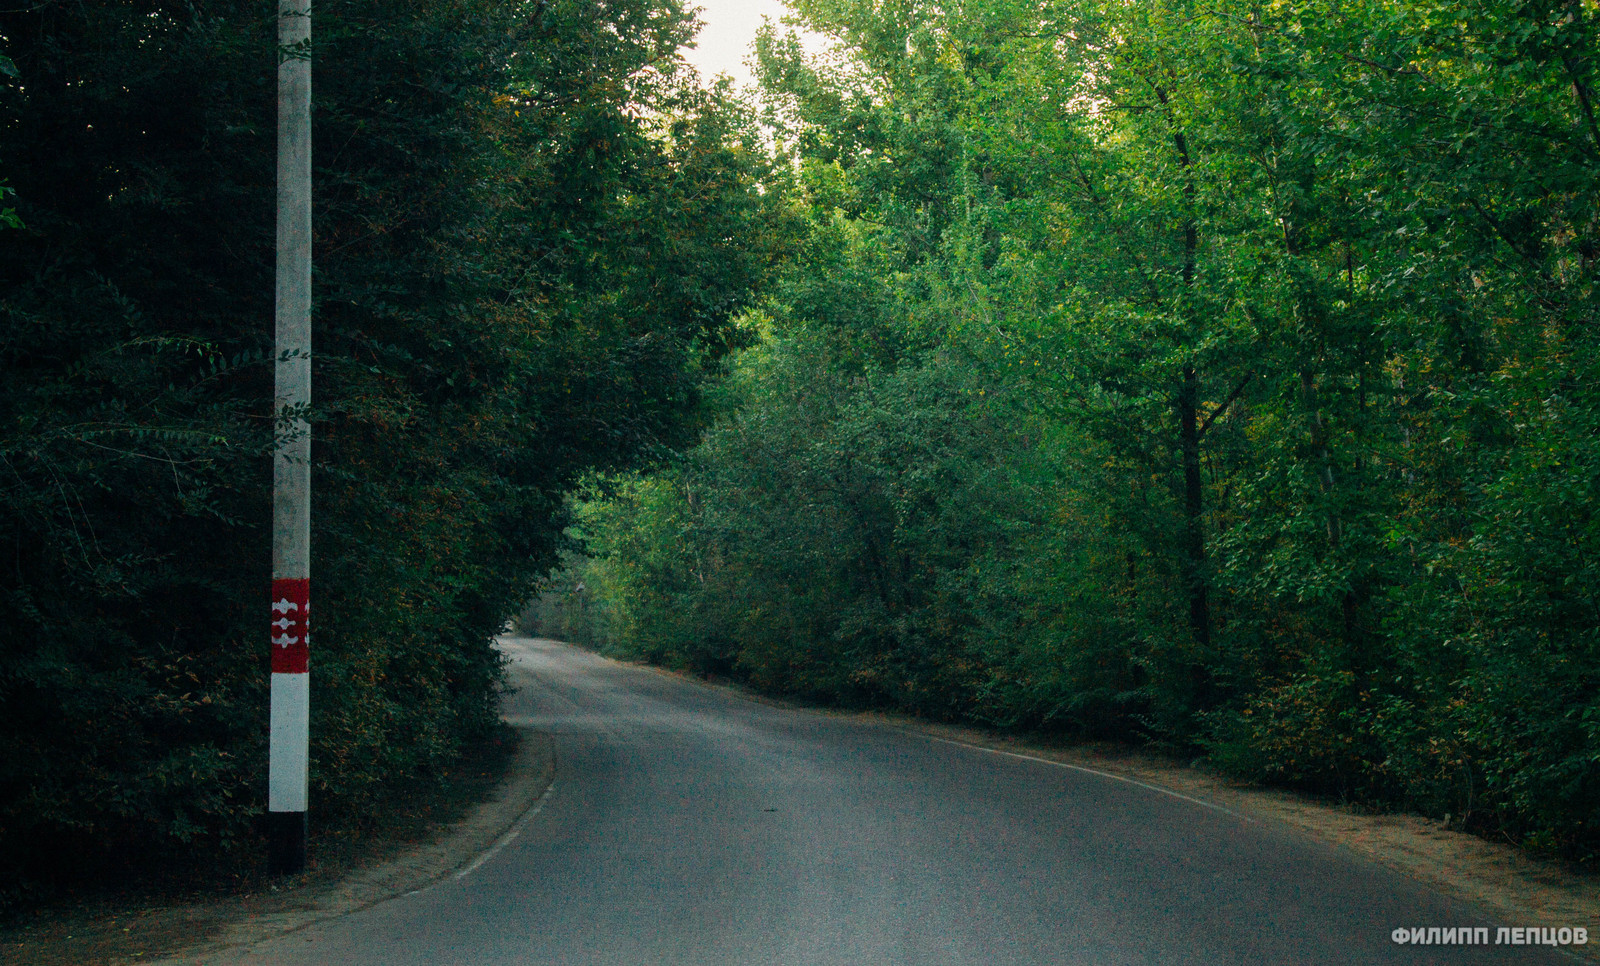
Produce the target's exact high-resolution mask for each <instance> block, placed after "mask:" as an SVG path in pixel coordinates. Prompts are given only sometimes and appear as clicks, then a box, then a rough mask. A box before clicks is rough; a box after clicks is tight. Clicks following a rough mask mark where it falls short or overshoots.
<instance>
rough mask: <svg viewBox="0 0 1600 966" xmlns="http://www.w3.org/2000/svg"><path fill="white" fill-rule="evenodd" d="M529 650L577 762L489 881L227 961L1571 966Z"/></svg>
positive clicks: (1276, 857) (1103, 780) (1179, 842)
mask: <svg viewBox="0 0 1600 966" xmlns="http://www.w3.org/2000/svg"><path fill="white" fill-rule="evenodd" d="M507 646H508V648H509V649H510V650H511V651H512V653H513V654H514V656H515V658H516V660H517V661H518V662H519V663H520V664H521V665H522V666H523V668H525V669H526V671H527V672H529V674H528V675H524V676H523V679H524V680H525V681H527V682H529V683H527V684H526V686H524V687H523V688H522V690H521V691H520V692H519V693H518V694H516V695H514V696H513V697H512V698H510V699H509V701H508V704H507V713H508V716H510V717H511V718H513V719H514V720H517V721H519V722H524V723H531V724H533V725H535V726H537V727H540V728H542V729H544V730H547V731H549V732H551V733H553V734H554V735H555V738H556V748H557V771H556V780H555V784H554V785H553V786H552V788H551V791H550V793H549V794H548V796H547V797H546V799H545V800H544V802H543V804H542V806H540V811H539V813H538V814H537V815H535V816H534V817H533V818H532V819H531V820H530V821H528V822H526V824H525V825H524V826H523V827H522V830H521V831H520V833H519V834H518V835H517V836H516V837H515V838H514V839H512V840H511V841H509V842H507V843H505V844H504V846H503V847H502V848H499V849H498V850H497V851H495V852H494V853H493V854H491V855H489V856H488V857H487V858H486V859H485V860H484V861H482V863H481V864H479V865H478V866H477V867H476V868H474V869H472V871H471V872H470V873H469V874H466V875H464V876H461V877H459V878H450V879H446V880H444V881H442V882H441V883H440V884H438V885H436V886H434V887H432V888H430V889H427V890H424V891H422V892H418V893H414V894H412V895H409V896H403V897H400V898H396V899H393V900H390V901H388V902H384V903H381V904H379V905H377V906H374V907H372V908H370V909H367V910H365V911H363V912H359V913H355V914H352V915H349V916H345V917H342V918H339V919H336V920H331V921H328V922H324V923H320V924H318V925H315V926H312V927H309V928H307V929H303V930H301V931H299V932H295V933H291V934H289V935H286V936H283V937H280V938H278V939H275V940H273V941H271V942H268V943H263V944H261V945H258V946H256V947H254V948H253V949H250V950H241V951H234V952H231V953H228V954H225V955H221V956H218V957H216V958H211V959H208V962H215V963H228V964H237V966H247V964H248V966H262V964H283V966H289V964H316V966H329V964H373V966H409V964H462V966H469V964H470V966H498V964H519V966H521V964H545V963H549V964H562V966H569V964H570V966H588V964H618V966H656V964H662V966H666V964H705V966H712V964H715V966H733V964H737V966H769V964H770V966H779V964H794V966H833V964H838V966H877V964H958V963H961V964H965V963H971V964H984V966H1000V964H1029V966H1033V964H1086V966H1117V964H1132V963H1150V964H1161V966H1174V964H1187V963H1193V964H1206V966H1224V964H1235V963H1237V964H1251V966H1270V964H1290V963H1306V964H1368V963H1448V964H1470V963H1569V962H1571V960H1570V959H1568V958H1567V957H1565V956H1563V955H1560V954H1557V953H1556V952H1554V951H1552V950H1549V949H1539V948H1530V947H1510V946H1493V945H1490V946H1488V947H1474V946H1451V947H1440V946H1411V945H1405V946H1400V945H1396V944H1394V943H1393V942H1392V941H1391V940H1390V932H1391V930H1393V929H1394V928H1395V927H1396V926H1441V927H1453V926H1468V925H1472V926H1478V925H1483V926H1491V927H1492V926H1495V925H1498V924H1496V923H1490V922H1488V921H1486V920H1485V919H1484V918H1483V916H1482V914H1481V913H1479V912H1477V911H1476V910H1474V909H1473V908H1471V907H1467V906H1464V905H1461V904H1459V903H1456V902H1453V901H1451V900H1448V899H1445V898H1443V897H1440V896H1439V895H1437V894H1434V893H1432V892H1430V891H1429V890H1427V889H1426V888H1424V887H1423V886H1421V885H1419V884H1417V883H1415V882H1413V881H1411V880H1409V879H1407V878H1405V877H1404V876H1401V875H1398V874H1396V873H1394V872H1391V871H1389V870H1387V869H1384V868H1382V867H1378V866H1375V865H1372V864H1370V863H1366V862H1364V861H1362V860H1360V859H1358V858H1356V857H1355V856H1353V855H1350V854H1347V853H1344V852H1342V851H1340V850H1336V849H1333V848H1329V847H1326V846H1323V845H1320V844H1317V843H1315V842H1310V841H1306V840H1304V839H1302V838H1299V837H1297V836H1296V835H1295V834H1294V833H1292V832H1290V831H1289V830H1287V829H1286V828H1282V827H1279V826H1276V825H1274V824H1272V823H1271V822H1268V821H1252V820H1250V819H1249V818H1246V817H1244V816H1241V815H1237V814H1233V813H1230V812H1227V811H1225V810H1222V809H1219V808H1217V807H1215V806H1211V805H1208V804H1206V803H1203V802H1198V801H1196V800H1194V799H1188V798H1184V797H1182V796H1178V795H1174V794H1171V793H1166V792H1163V791H1160V790H1157V789H1152V788H1149V787H1145V786H1140V785H1138V784H1134V783H1130V782H1127V781H1122V780H1117V779H1115V778H1112V777H1110V776H1103V775H1099V774H1096V773H1092V772H1085V771H1082V770H1074V769H1071V768H1067V767H1062V766H1059V765H1054V764H1051V763H1048V762H1040V761H1033V760H1028V759H1024V758H1020V757H1014V756H1008V755H1005V754H1002V753H995V752H988V751H983V750H980V749H974V748H968V747H966V746H961V745H954V744H950V743H946V742H941V741H938V740H935V739H931V738H928V737H925V736H921V735H918V734H915V733H909V732H905V731H901V730H898V729H894V728H888V727H881V726H875V725H872V724H863V723H860V722H855V721H852V720H848V719H844V718H840V717H832V716H828V715H823V714H816V713H811V712H805V711H793V710H785V709H780V708H774V707H770V706H767V705H764V704H759V703H755V702H751V701H748V700H745V699H742V698H740V697H738V696H736V695H733V694H730V693H728V692H726V691H724V690H720V689H715V688H709V687H705V686H702V685H698V684H696V683H694V682H690V681H683V680H679V679H676V678H672V677H669V676H666V675H661V674H656V673H652V672H650V671H646V670H641V669H638V668H632V667H628V666H625V665H620V664H616V663H612V662H610V661H606V660H603V659H601V658H598V657H595V656H593V655H591V654H588V653H585V652H583V651H579V650H576V649H573V648H569V647H566V646H563V645H557V644H553V643H550V642H545V641H537V642H535V641H526V640H513V641H511V642H509V643H508V645H507ZM1506 925H1522V924H1521V923H1507V924H1506ZM1493 935H1494V932H1493V929H1492V928H1491V930H1490V936H1491V937H1492V936H1493ZM1491 942H1492V938H1491Z"/></svg>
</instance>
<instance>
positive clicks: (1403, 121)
mask: <svg viewBox="0 0 1600 966" xmlns="http://www.w3.org/2000/svg"><path fill="white" fill-rule="evenodd" d="M791 7H792V8H793V11H794V17H793V21H794V25H796V26H801V27H804V28H805V29H807V30H808V31H810V32H811V33H813V34H815V35H819V36H821V37H823V38H826V39H827V40H828V42H829V43H828V46H827V47H826V49H823V50H817V49H815V48H814V47H812V46H808V45H807V44H806V43H803V42H802V40H801V39H800V38H799V37H798V36H797V35H795V34H794V33H793V32H792V31H791V29H790V28H789V27H786V26H784V25H781V24H774V25H770V26H769V28H768V29H767V30H766V31H765V32H764V33H763V35H762V36H761V38H760V39H759V41H758V43H757V49H756V51H755V55H754V56H755V58H756V63H757V67H758V75H759V91H758V92H753V93H752V92H741V91H739V90H736V89H735V88H734V87H733V86H732V85H731V84H729V83H727V82H719V81H716V80H713V79H707V78H701V77H698V76H696V75H695V73H694V71H693V70H692V69H691V68H689V67H688V66H687V64H686V63H685V62H684V61H683V59H682V56H681V51H682V49H683V47H684V45H685V44H687V43H689V42H690V41H691V39H692V37H693V34H694V30H695V20H694V15H693V12H692V10H690V9H687V8H686V5H685V4H683V3H682V2H680V0H605V2H603V3H600V2H594V0H406V2H404V3H400V4H394V3H389V4H379V3H375V2H373V0H327V2H325V3H322V4H319V5H318V7H317V12H316V15H315V16H316V27H315V37H316V40H315V51H314V64H315V67H314V81H313V96H314V104H313V107H314V141H315V143H314V149H313V157H314V162H315V165H316V168H315V186H314V198H315V203H316V209H315V243H314V248H315V258H316V269H315V270H316V275H315V281H314V295H315V304H314V309H313V320H314V331H315V335H314V346H315V349H314V353H315V354H314V357H313V366H314V380H315V381H314V385H315V387H316V388H315V395H314V399H315V400H316V402H315V408H314V411H313V412H312V414H311V415H312V423H313V427H314V428H313V439H314V444H313V445H314V450H313V453H314V457H313V458H314V466H313V493H314V512H313V545H312V549H313V558H312V559H313V563H312V567H313V574H314V579H315V581H316V586H317V588H318V590H317V595H318V596H317V601H318V603H317V606H318V618H317V625H316V631H315V641H314V645H313V648H314V650H313V666H314V673H315V675H316V685H315V687H316V691H315V700H314V704H313V707H314V717H313V722H312V728H313V731H312V735H313V737H312V742H313V744H312V756H313V758H312V775H313V787H312V802H313V804H312V807H313V809H314V810H315V811H316V812H317V814H318V815H319V816H324V818H319V821H324V822H329V823H336V822H339V821H359V817H360V816H362V815H363V814H365V813H366V812H367V811H368V810H369V809H370V807H371V805H372V803H373V802H375V801H377V800H378V799H380V798H381V797H382V796H383V795H385V794H386V791H387V790H388V789H391V788H393V787H395V786H396V785H399V784H405V783H415V782H418V781H427V780H428V779H429V778H430V776H433V777H437V776H438V775H440V774H442V773H443V771H444V770H445V769H446V767H447V765H448V764H449V762H451V761H453V760H454V759H455V758H456V757H457V756H458V755H459V754H460V753H461V751H462V749H464V748H466V747H468V746H470V745H471V744H472V743H473V742H474V741H476V740H479V739H480V738H481V737H482V736H483V735H484V734H485V733H486V732H487V730H488V729H489V728H491V727H492V725H493V722H494V720H495V716H496V706H497V700H498V695H499V694H500V688H501V684H502V675H501V665H500V658H499V656H498V654H497V652H496V651H495V650H494V647H493V640H494V637H495V636H496V635H497V634H499V633H500V632H501V631H502V630H503V629H504V627H505V626H506V622H507V621H508V620H509V619H510V618H511V617H512V616H513V615H515V614H516V613H518V611H519V610H521V609H522V607H523V605H524V603H525V602H526V600H527V599H528V598H529V596H530V595H531V594H532V593H533V592H534V590H535V589H536V588H539V589H541V590H542V593H541V596H540V604H539V606H538V608H537V611H538V614H537V616H538V620H539V626H540V628H541V630H542V631H543V632H544V633H548V634H552V635H557V636H564V637H567V638H569V639H574V640H578V641H581V642H584V643H587V644H590V645H591V646H595V647H599V648H601V649H603V650H604V651H606V652H607V653H611V654H615V655H620V656H625V657H629V658H632V659H638V660H646V661H651V662H655V663H659V664H663V665H668V666H672V667H676V668H680V669H686V670H689V671H692V672H696V673H700V674H705V675H714V676H718V677H721V678H731V679H736V680H739V681H742V682H744V683H746V684H747V685H749V686H751V687H754V688H757V689H761V690H764V691H768V692H771V693H774V694H781V695H786V696H790V697H794V698H799V699H803V700H807V701H814V702H819V703H826V704H836V705H842V706H848V707H873V708H887V709H897V710H901V711H905V712H909V713H912V714H916V715H920V716H924V717H927V718H931V719H936V720H952V721H968V722H976V723H981V724H985V725H989V726H994V727H998V728H1005V729H1018V730H1024V731H1030V732H1042V733H1048V734H1051V735H1055V736H1058V737H1060V738H1061V739H1063V740H1083V741H1116V742H1134V743H1139V744H1144V745H1148V746H1151V747H1154V748H1157V749H1160V750H1164V751H1168V752H1171V753H1174V754H1179V755H1183V756H1185V758H1186V759H1196V758H1199V759H1204V760H1205V761H1206V762H1207V763H1208V764H1209V767H1213V768H1216V769H1219V770H1221V771H1222V772H1224V773H1226V774H1230V775H1234V776H1237V777H1239V778H1241V779H1245V780H1250V781H1256V782H1262V783H1269V784H1278V785H1284V786H1289V787H1295V788H1300V789H1304V790H1307V791H1310V792H1314V793H1318V794H1324V795H1328V796H1333V797H1336V798H1338V799H1340V800H1342V801H1346V802H1350V803H1354V804H1357V805H1360V806H1362V807H1373V808H1394V809H1408V810H1412V811H1415V812H1419V813H1422V814H1425V815H1429V816H1433V817H1437V818H1441V819H1444V820H1445V821H1446V822H1447V824H1450V825H1451V826H1452V827H1456V828H1465V829H1468V830H1471V831H1474V832H1477V833H1479V834H1483V835H1485V836H1489V837H1493V838H1499V839H1502V840H1509V841H1512V842H1515V843H1517V844H1518V845H1520V846H1522V847H1524V848H1526V849H1527V850H1529V851H1530V852H1532V853H1534V854H1538V855H1544V856H1550V857H1556V858H1560V859H1564V860H1567V861H1570V862H1576V863H1582V862H1586V861H1592V860H1594V859H1595V858H1596V857H1600V596H1597V594H1600V563H1597V560H1600V556H1597V551H1600V520H1597V519H1596V515H1595V511H1596V508H1597V506H1600V379H1597V377H1600V354H1597V352H1596V349H1597V345H1596V342H1597V339H1600V335H1597V333H1596V327H1595V325H1594V322H1595V320H1596V319H1597V317H1600V313H1597V311H1596V310H1597V307H1600V291H1597V289H1596V283H1597V281H1600V278H1597V264H1600V263H1597V259H1600V177H1597V176H1600V124H1597V121H1596V117H1595V105H1594V100H1595V96H1596V95H1595V92H1594V84H1595V80H1596V77H1597V69H1596V64H1595V59H1596V52H1597V50H1600V43H1597V37H1596V27H1595V22H1596V18H1597V17H1600V4H1597V2H1596V0H1526V2H1523V0H1279V2H1255V0H1212V2H1207V3H1199V2H1190V0H791ZM271 13H272V11H270V10H263V9H259V5H257V4H244V3H241V2H238V0H190V2H185V3H171V2H168V0H131V2H129V0H116V2H113V0H75V2H72V3H65V2H60V0H28V2H25V3H22V4H20V5H16V6H14V7H13V8H10V9H7V10H6V11H4V12H0V372H3V374H4V379H5V385H6V387H7V389H8V391H7V393H6V394H5V396H4V397H0V559H3V560H4V566H5V568H6V572H7V576H6V585H7V591H8V594H9V599H10V602H11V606H10V610H9V619H8V620H7V621H6V622H5V624H4V625H0V741H3V743H4V745H5V747H6V749H7V750H6V753H5V754H4V755H3V756H0V906H4V905H6V904H9V903H16V902H21V901H26V900H27V897H28V895H29V894H30V890H33V889H35V888H38V887H41V886H40V884H41V883H46V882H47V881H48V880H49V878H50V876H51V875H52V874H54V872H56V871H58V870H59V869H61V868H64V867H69V868H73V869H77V870H82V869H92V868H96V867H99V866H103V865H104V864H105V863H107V862H120V863H136V862H137V861H138V859H139V858H140V857H141V856H151V855H168V854H173V853H175V852H177V853H184V854H200V855H223V856H226V855H236V854H242V853H250V852H252V850H255V849H257V847H258V844H259V841H260V839H259V834H260V833H259V819H260V816H261V812H262V809H263V805H264V797H265V783H264V779H263V776H264V774H265V756H266V708H267V702H266V692H267V668H268V646H267V641H266V637H265V634H264V632H263V621H262V614H263V613H264V610H263V609H264V607H265V601H266V590H267V583H268V577H269V569H270V566H269V565H270V559H269V552H268V550H269V529H270V524H269V520H270V480H271V472H270V460H269V457H270V453H271V451H272V447H273V416H272V412H271V398H272V388H271V369H272V362H273V352H272V345H271V322H270V320H271V316H272V305H271V292H272V288H273V286H272V237H273V236H272V218H273V167H272V165H273V159H274V148H273V139H272V132H273V128H274V121H273V93H274V87H273V73H274V66H275V51H274V44H273V39H272V38H273V29H272V20H273V18H272V16H271ZM113 843H114V844H115V848H110V847H109V846H111V845H112V844H113ZM108 856H109V858H108Z"/></svg>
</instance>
